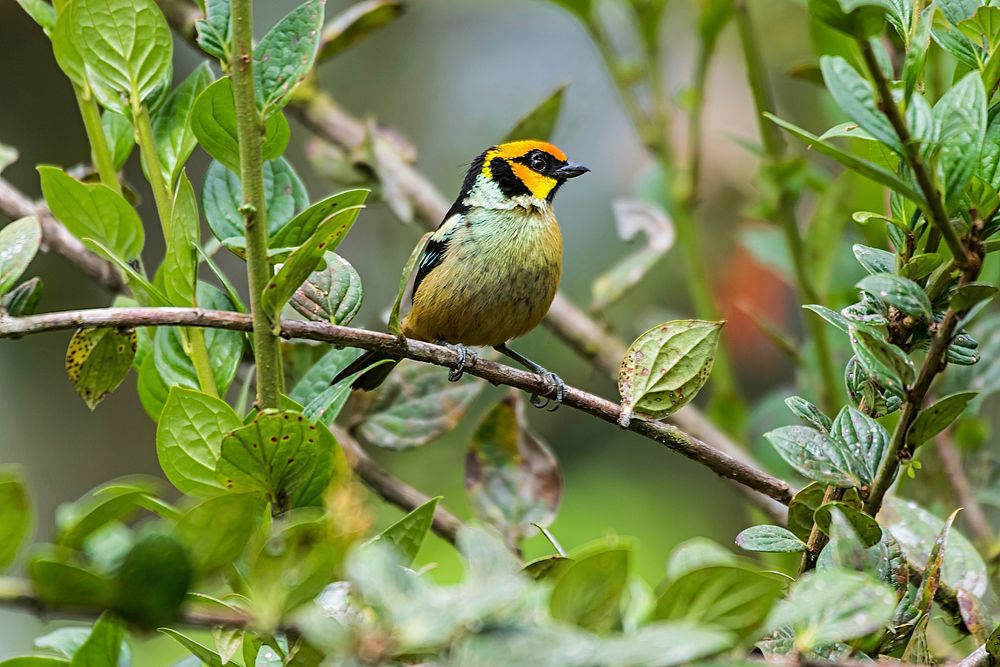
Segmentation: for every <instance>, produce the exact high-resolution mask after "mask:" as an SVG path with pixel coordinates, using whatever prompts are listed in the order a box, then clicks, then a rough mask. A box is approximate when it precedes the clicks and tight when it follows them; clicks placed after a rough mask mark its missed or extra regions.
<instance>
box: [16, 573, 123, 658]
mask: <svg viewBox="0 0 1000 667" xmlns="http://www.w3.org/2000/svg"><path fill="white" fill-rule="evenodd" d="M27 570H28V578H29V579H31V583H32V586H33V588H34V590H35V594H36V595H37V596H38V599H39V600H41V601H42V602H45V603H47V604H51V605H63V606H66V607H88V606H99V605H108V604H110V603H111V601H112V597H113V593H114V588H113V586H112V582H111V580H110V579H108V578H107V577H105V576H104V575H101V574H98V573H96V572H94V571H92V570H89V569H87V568H85V567H81V566H79V565H76V564H73V563H68V562H64V561H62V560H60V559H57V558H54V557H51V556H49V555H41V554H40V555H37V556H35V557H34V558H32V559H31V561H30V562H29V563H28V568H27ZM112 664H113V663H112Z"/></svg>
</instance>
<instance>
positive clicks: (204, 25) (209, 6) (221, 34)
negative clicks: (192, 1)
mask: <svg viewBox="0 0 1000 667" xmlns="http://www.w3.org/2000/svg"><path fill="white" fill-rule="evenodd" d="M204 4H205V18H203V19H198V20H197V21H195V23H194V27H195V30H196V31H197V33H198V37H197V41H198V46H200V47H201V50H202V51H204V52H205V53H207V54H208V55H210V56H213V57H215V58H218V59H219V60H220V61H221V62H222V63H223V65H228V64H229V59H230V50H231V48H232V44H231V40H230V37H229V30H230V24H231V23H232V21H231V19H230V12H229V0H205V1H204ZM225 69H228V67H226V68H225Z"/></svg>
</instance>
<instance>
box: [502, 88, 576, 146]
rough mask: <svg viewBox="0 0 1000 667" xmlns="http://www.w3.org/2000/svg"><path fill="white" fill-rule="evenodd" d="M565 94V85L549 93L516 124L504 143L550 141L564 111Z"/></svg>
mask: <svg viewBox="0 0 1000 667" xmlns="http://www.w3.org/2000/svg"><path fill="white" fill-rule="evenodd" d="M565 93H566V86H564V85H563V86H559V87H558V88H556V89H555V90H553V91H552V92H551V93H549V94H548V95H547V96H546V97H545V99H543V100H542V101H541V102H539V103H538V104H537V105H535V107H534V108H533V109H532V110H531V111H529V112H528V113H527V114H525V115H524V116H522V117H521V119H520V120H518V121H517V122H516V123H515V124H514V127H512V128H511V130H510V132H508V133H507V136H506V137H504V139H503V141H504V142H507V141H517V140H519V139H539V140H541V141H548V140H549V138H550V137H551V136H552V132H553V131H554V130H555V128H556V122H557V121H558V120H559V112H560V111H562V101H563V95H564V94H565Z"/></svg>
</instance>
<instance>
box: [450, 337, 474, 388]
mask: <svg viewBox="0 0 1000 667" xmlns="http://www.w3.org/2000/svg"><path fill="white" fill-rule="evenodd" d="M448 347H450V348H451V349H452V350H454V351H455V354H457V355H458V365H457V366H456V367H455V368H452V369H451V370H450V371H448V381H449V382H458V381H459V380H461V379H462V375H464V374H465V368H466V367H467V366H475V365H476V362H477V361H479V355H477V354H476V353H475V352H473V351H472V350H470V349H469V348H467V347H466V346H464V345H462V344H461V343H459V344H458V345H449V346H448Z"/></svg>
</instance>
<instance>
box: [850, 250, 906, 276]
mask: <svg viewBox="0 0 1000 667" xmlns="http://www.w3.org/2000/svg"><path fill="white" fill-rule="evenodd" d="M851 250H852V251H853V252H854V256H855V257H856V258H857V260H858V263H859V264H861V266H862V267H864V269H865V271H867V272H868V273H870V274H873V275H874V274H879V273H892V272H893V270H895V268H896V256H895V255H894V254H892V253H891V252H888V251H885V250H881V249H880V248H870V247H868V246H866V245H861V244H860V243H855V244H854V245H853V246H851Z"/></svg>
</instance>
